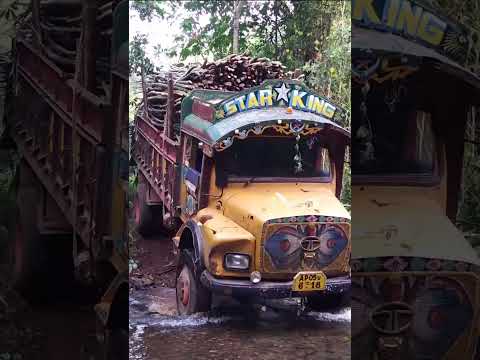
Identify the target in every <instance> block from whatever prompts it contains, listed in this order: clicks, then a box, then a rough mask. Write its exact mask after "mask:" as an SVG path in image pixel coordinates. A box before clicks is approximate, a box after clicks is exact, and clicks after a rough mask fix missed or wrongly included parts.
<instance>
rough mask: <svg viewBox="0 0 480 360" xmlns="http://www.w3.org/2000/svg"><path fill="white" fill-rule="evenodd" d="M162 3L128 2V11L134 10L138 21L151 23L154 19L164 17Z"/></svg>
mask: <svg viewBox="0 0 480 360" xmlns="http://www.w3.org/2000/svg"><path fill="white" fill-rule="evenodd" d="M164 5H165V2H164V1H155V0H130V9H132V10H136V11H137V12H138V16H139V17H140V20H142V21H144V20H147V21H148V22H151V21H152V20H154V19H155V18H156V17H159V18H162V17H163V16H164V15H165V9H164Z"/></svg>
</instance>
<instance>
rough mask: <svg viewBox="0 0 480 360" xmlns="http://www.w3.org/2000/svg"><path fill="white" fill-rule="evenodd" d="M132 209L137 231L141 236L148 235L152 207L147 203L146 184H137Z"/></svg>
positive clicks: (150, 227)
mask: <svg viewBox="0 0 480 360" xmlns="http://www.w3.org/2000/svg"><path fill="white" fill-rule="evenodd" d="M133 210H134V217H135V225H136V228H137V231H138V233H139V234H140V235H142V236H147V235H150V234H151V233H152V231H153V221H154V219H153V211H152V208H151V207H150V206H148V205H147V185H146V184H144V183H139V184H138V188H137V193H136V195H135V200H134V205H133Z"/></svg>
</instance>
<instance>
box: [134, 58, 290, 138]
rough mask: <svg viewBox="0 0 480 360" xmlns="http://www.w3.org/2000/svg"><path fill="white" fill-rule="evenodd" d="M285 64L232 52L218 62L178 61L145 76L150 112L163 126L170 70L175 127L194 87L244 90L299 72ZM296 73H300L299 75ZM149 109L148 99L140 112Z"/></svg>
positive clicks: (154, 122) (159, 124) (141, 106)
mask: <svg viewBox="0 0 480 360" xmlns="http://www.w3.org/2000/svg"><path fill="white" fill-rule="evenodd" d="M284 70H285V66H283V65H282V64H281V63H280V62H278V61H271V60H270V59H267V58H252V57H248V56H245V55H236V54H233V55H230V56H228V57H226V58H224V59H221V60H218V61H215V62H205V63H204V64H203V65H194V66H190V67H186V66H181V65H176V66H172V67H171V68H170V69H169V71H168V72H167V71H165V72H155V73H152V74H148V75H146V76H145V77H144V88H145V90H144V91H145V93H146V97H147V101H146V102H147V105H148V106H147V108H146V110H147V112H148V115H149V118H150V119H151V121H152V122H153V124H154V125H156V126H158V127H162V126H163V120H164V118H165V115H166V109H167V87H168V77H169V73H171V74H172V79H173V83H174V104H175V116H174V129H175V130H176V131H178V130H179V121H180V107H181V103H182V100H183V98H184V97H185V96H186V95H188V93H189V92H190V91H192V90H194V89H209V90H222V91H242V90H244V89H248V88H250V87H253V86H257V85H260V84H261V83H262V82H263V81H265V80H267V79H280V78H292V77H294V75H298V71H297V72H295V73H285V72H284ZM295 77H296V76H295ZM144 111H145V101H142V103H141V104H140V107H139V114H143V113H144Z"/></svg>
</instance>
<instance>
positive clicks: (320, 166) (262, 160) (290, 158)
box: [216, 136, 331, 181]
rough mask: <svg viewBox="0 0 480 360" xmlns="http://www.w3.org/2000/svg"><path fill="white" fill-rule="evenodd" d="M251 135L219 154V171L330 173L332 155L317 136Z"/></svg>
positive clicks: (326, 176)
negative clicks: (297, 138) (298, 138)
mask: <svg viewBox="0 0 480 360" xmlns="http://www.w3.org/2000/svg"><path fill="white" fill-rule="evenodd" d="M296 145H297V141H296V139H295V138H294V137H251V138H247V139H244V140H237V141H235V142H234V143H233V145H232V146H231V147H230V148H228V149H226V150H225V151H222V152H220V153H218V154H217V156H216V164H217V173H219V172H221V173H223V175H224V176H226V177H228V179H229V180H235V178H252V177H255V178H272V177H275V178H278V177H282V178H285V177H286V178H321V181H329V180H330V177H331V165H330V155H329V152H328V150H327V148H326V147H324V146H323V145H322V144H321V143H320V140H319V138H318V137H316V136H310V137H307V138H306V137H301V138H300V140H299V141H298V149H297V146H296Z"/></svg>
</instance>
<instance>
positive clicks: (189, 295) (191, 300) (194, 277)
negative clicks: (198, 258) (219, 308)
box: [176, 249, 212, 315]
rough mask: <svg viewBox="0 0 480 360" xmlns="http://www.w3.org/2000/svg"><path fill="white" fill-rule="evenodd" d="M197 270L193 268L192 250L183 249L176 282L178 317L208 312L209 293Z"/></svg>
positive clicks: (209, 303)
mask: <svg viewBox="0 0 480 360" xmlns="http://www.w3.org/2000/svg"><path fill="white" fill-rule="evenodd" d="M199 270H200V269H196V268H195V263H194V255H193V250H191V249H183V250H182V252H181V253H180V261H179V264H178V268H177V281H176V295H177V296H176V298H177V311H178V314H179V315H191V314H194V313H197V312H207V311H209V310H210V305H211V298H212V297H211V293H210V291H209V290H208V289H206V288H205V287H204V286H203V285H202V283H201V281H200V271H199Z"/></svg>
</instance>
